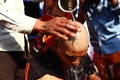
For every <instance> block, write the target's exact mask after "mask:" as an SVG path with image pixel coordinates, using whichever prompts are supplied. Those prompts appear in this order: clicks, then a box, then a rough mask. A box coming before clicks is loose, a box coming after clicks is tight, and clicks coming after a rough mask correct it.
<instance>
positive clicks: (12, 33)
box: [0, 0, 78, 80]
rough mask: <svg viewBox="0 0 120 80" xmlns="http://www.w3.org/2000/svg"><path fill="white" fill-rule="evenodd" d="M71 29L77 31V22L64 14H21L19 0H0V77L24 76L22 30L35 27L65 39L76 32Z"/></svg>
mask: <svg viewBox="0 0 120 80" xmlns="http://www.w3.org/2000/svg"><path fill="white" fill-rule="evenodd" d="M71 30H72V31H78V24H77V23H75V22H72V21H69V20H68V19H66V18H64V17H61V18H60V17H56V18H54V19H52V20H50V21H45V22H43V21H41V20H40V19H35V18H32V17H29V16H26V15H25V14H24V4H23V1H22V0H12V1H11V0H0V80H24V75H23V74H24V68H25V64H26V59H24V58H23V55H24V54H25V52H26V51H27V49H26V46H27V45H26V43H27V41H26V39H27V38H26V37H25V36H26V35H25V34H29V33H31V32H32V31H36V32H38V33H39V34H52V35H54V36H56V37H59V38H61V39H63V40H67V39H68V38H69V37H74V36H75V34H74V33H73V32H72V31H71ZM63 34H66V35H63ZM25 45H26V46H25Z"/></svg>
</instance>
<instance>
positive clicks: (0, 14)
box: [0, 0, 36, 51]
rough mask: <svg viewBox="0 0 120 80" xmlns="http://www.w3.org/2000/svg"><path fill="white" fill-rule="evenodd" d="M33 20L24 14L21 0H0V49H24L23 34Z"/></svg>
mask: <svg viewBox="0 0 120 80" xmlns="http://www.w3.org/2000/svg"><path fill="white" fill-rule="evenodd" d="M35 22H36V19H35V18H31V17H28V16H26V15H25V14H24V4H23V0H0V51H24V34H29V33H30V32H31V31H32V29H33V26H34V24H35Z"/></svg>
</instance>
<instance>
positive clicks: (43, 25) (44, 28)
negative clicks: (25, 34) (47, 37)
mask: <svg viewBox="0 0 120 80" xmlns="http://www.w3.org/2000/svg"><path fill="white" fill-rule="evenodd" d="M33 30H37V31H38V32H39V33H41V34H52V35H54V36H56V37H58V38H61V39H63V40H68V38H69V37H75V35H76V34H75V32H77V31H79V26H78V24H76V23H75V22H74V21H71V20H68V19H67V18H65V17H56V18H53V19H51V20H49V21H47V22H43V21H41V20H40V19H38V20H37V22H36V24H35V26H34V29H33Z"/></svg>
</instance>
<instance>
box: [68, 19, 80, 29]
mask: <svg viewBox="0 0 120 80" xmlns="http://www.w3.org/2000/svg"><path fill="white" fill-rule="evenodd" d="M80 25H81V24H80V23H78V22H75V21H69V22H68V23H67V25H66V26H67V28H68V29H69V30H74V31H80V30H79V28H80Z"/></svg>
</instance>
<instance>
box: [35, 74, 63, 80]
mask: <svg viewBox="0 0 120 80" xmlns="http://www.w3.org/2000/svg"><path fill="white" fill-rule="evenodd" d="M37 80H63V79H60V78H57V77H55V76H52V75H49V74H46V75H44V76H43V77H41V78H39V79H37Z"/></svg>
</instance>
